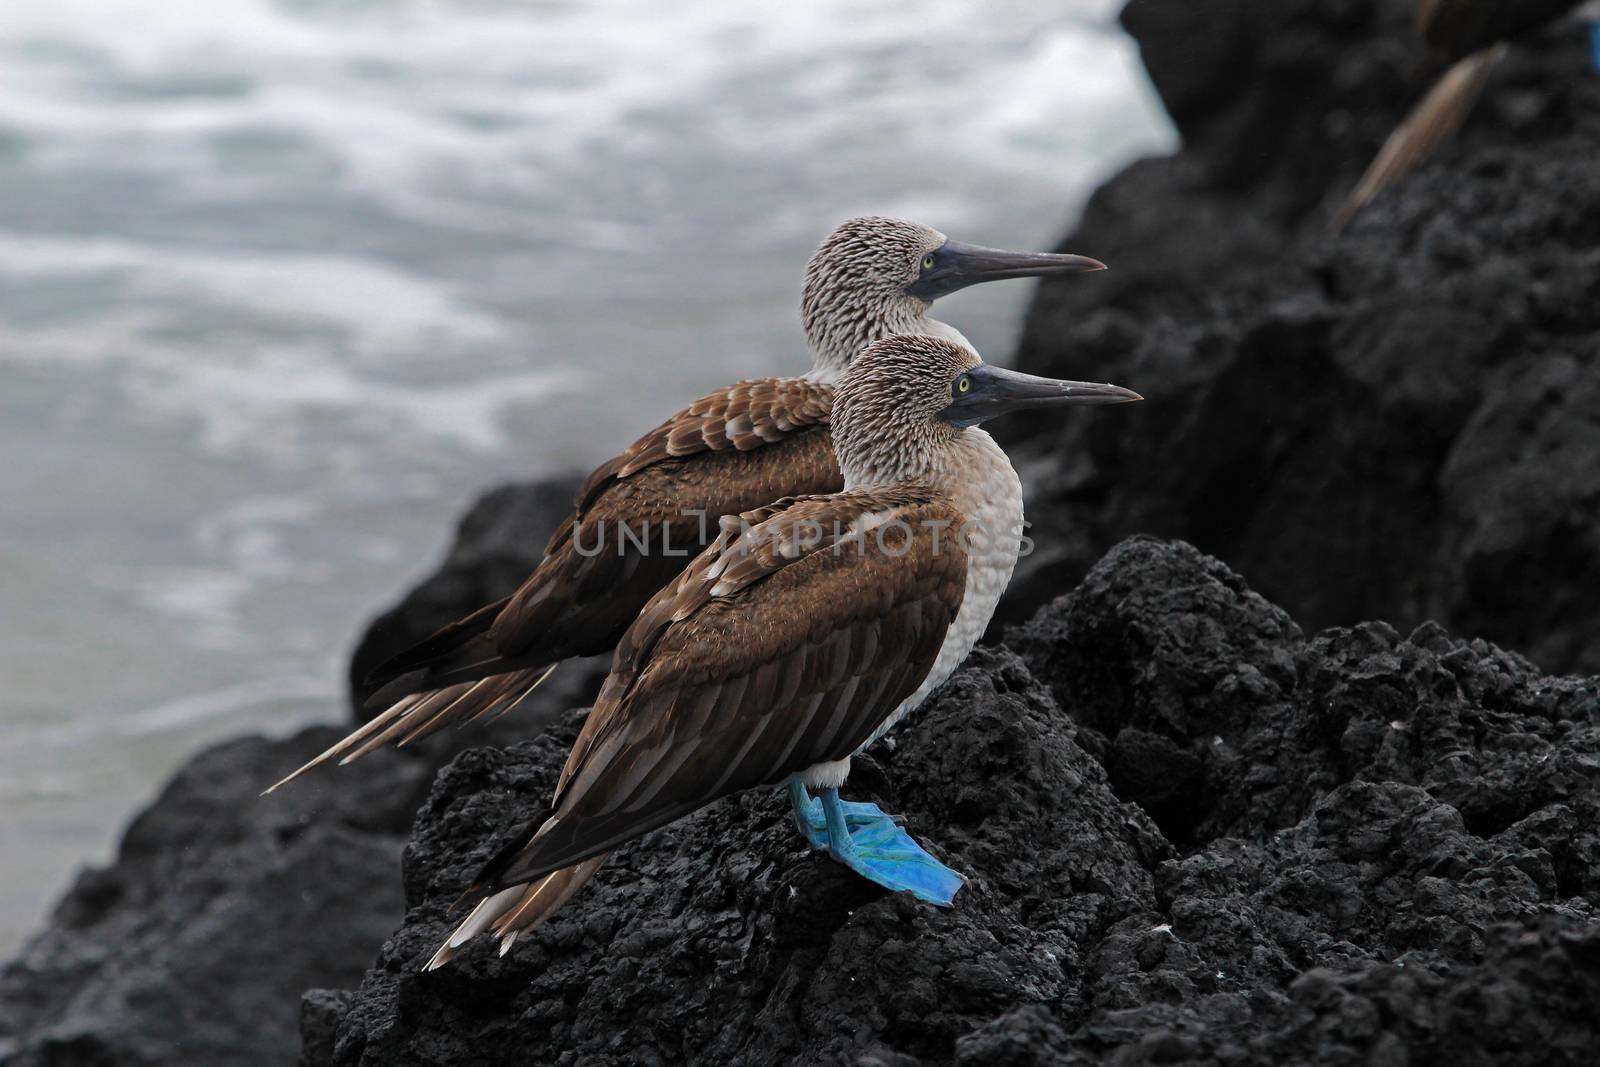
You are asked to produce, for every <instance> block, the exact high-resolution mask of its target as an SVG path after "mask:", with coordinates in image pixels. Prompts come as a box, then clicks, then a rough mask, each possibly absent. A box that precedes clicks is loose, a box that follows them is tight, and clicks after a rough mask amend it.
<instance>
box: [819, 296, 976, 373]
mask: <svg viewBox="0 0 1600 1067" xmlns="http://www.w3.org/2000/svg"><path fill="white" fill-rule="evenodd" d="M932 306H933V305H932V304H928V303H924V302H923V301H921V300H915V299H912V298H909V297H908V298H906V299H905V300H900V301H896V302H895V303H894V304H893V305H891V306H890V307H889V308H888V309H887V310H885V311H884V312H883V313H881V314H878V315H875V316H869V317H867V318H865V319H861V320H856V319H853V318H851V317H849V316H847V315H830V316H827V317H826V318H818V319H816V320H815V321H810V320H808V321H807V322H806V340H807V341H808V342H809V344H810V348H811V370H810V371H809V372H808V373H807V374H805V375H804V377H805V379H806V380H807V381H809V382H815V383H816V384H818V385H829V386H832V385H837V384H838V383H839V379H840V378H841V377H843V376H844V372H845V369H846V368H847V367H849V366H850V361H851V360H852V359H854V358H855V355H856V353H857V352H860V351H861V350H862V349H863V348H865V347H866V346H867V345H870V344H871V343H872V342H874V341H880V340H882V339H883V338H885V337H894V336H896V335H898V334H922V335H925V336H928V337H942V338H944V339H945V340H947V341H954V342H955V343H956V344H958V345H962V346H963V347H965V348H972V342H971V341H968V340H967V339H966V337H964V336H962V333H961V331H960V330H958V329H956V328H955V327H954V326H951V325H950V324H949V323H947V322H940V321H939V320H938V319H936V318H934V317H933V316H932V315H929V314H928V311H929V309H930V308H932ZM974 351H976V349H974Z"/></svg>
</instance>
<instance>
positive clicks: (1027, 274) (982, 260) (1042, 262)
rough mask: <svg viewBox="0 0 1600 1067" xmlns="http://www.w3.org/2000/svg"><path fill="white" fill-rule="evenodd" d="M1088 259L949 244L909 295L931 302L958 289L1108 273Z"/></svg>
mask: <svg viewBox="0 0 1600 1067" xmlns="http://www.w3.org/2000/svg"><path fill="white" fill-rule="evenodd" d="M1105 269H1106V265H1105V264H1104V263H1102V262H1100V261H1099V260H1098V259H1090V258H1089V257H1088V256H1075V255H1071V254H1068V253H1060V252H1007V251H1006V250H1005V249H1003V248H984V247H983V246H982V245H969V244H965V243H963V242H961V241H946V242H945V243H944V244H943V245H941V246H940V247H939V248H937V249H935V250H934V251H933V252H931V253H929V255H928V258H927V259H925V260H924V261H923V265H922V273H921V275H920V276H918V278H917V280H916V281H914V282H912V283H911V284H910V285H908V286H906V292H907V293H909V294H911V295H912V296H914V297H917V298H919V299H921V300H927V301H929V302H932V301H934V300H937V299H939V298H940V297H941V296H944V295H945V294H947V293H953V292H955V291H956V290H957V289H965V288H966V287H967V286H969V285H977V284H978V283H979V282H996V281H1001V280H1002V279H1005V278H1042V277H1048V276H1052V275H1056V274H1084V273H1087V272H1089V271H1097V270H1105Z"/></svg>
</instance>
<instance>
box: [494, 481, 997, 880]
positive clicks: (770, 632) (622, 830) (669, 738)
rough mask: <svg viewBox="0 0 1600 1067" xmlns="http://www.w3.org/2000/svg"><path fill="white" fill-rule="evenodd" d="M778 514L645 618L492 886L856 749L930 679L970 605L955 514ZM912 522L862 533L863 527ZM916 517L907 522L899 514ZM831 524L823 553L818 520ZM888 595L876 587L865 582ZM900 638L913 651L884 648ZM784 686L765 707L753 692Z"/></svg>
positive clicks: (883, 505) (665, 595) (717, 552)
mask: <svg viewBox="0 0 1600 1067" xmlns="http://www.w3.org/2000/svg"><path fill="white" fill-rule="evenodd" d="M777 507H781V510H776V512H775V513H773V511H774V509H764V512H763V513H758V515H760V514H765V515H766V517H765V519H764V521H762V522H760V523H759V524H758V525H756V526H755V527H753V528H752V529H751V530H750V531H749V532H748V533H746V534H744V535H739V534H737V533H728V534H725V535H724V538H723V543H721V544H719V545H717V546H714V547H713V548H711V549H708V550H707V551H706V552H705V553H704V554H702V555H701V556H700V557H699V558H698V559H697V560H696V561H695V563H694V564H693V566H691V568H690V569H689V570H688V571H687V572H686V573H685V574H684V575H683V576H682V577H681V578H680V579H679V580H678V581H677V582H676V583H674V584H673V586H672V587H670V588H668V589H664V590H662V591H661V593H659V594H658V595H657V596H656V597H655V598H654V599H653V600H652V601H651V603H650V605H649V606H648V607H647V608H646V609H645V611H644V612H642V613H641V614H640V616H639V618H638V620H637V621H636V622H635V624H634V625H633V626H632V627H631V628H630V629H629V631H628V633H627V635H626V636H625V637H624V639H623V642H622V643H621V645H619V647H618V653H617V661H616V665H615V667H614V669H613V671H612V674H611V676H610V677H609V678H608V679H607V681H606V685H605V688H604V690H603V691H602V692H601V696H600V700H599V701H598V702H597V703H596V705H595V709H594V711H593V712H591V714H590V716H589V719H588V721H587V722H586V723H585V726H584V729H583V731H582V733H581V735H580V737H579V739H578V741H577V743H576V744H575V745H574V747H573V751H572V754H571V756H570V757H569V759H568V761H567V765H566V767H565V768H564V769H563V771H562V776H561V783H560V785H559V786H558V789H557V794H556V797H555V801H554V804H553V807H552V811H553V815H554V817H553V818H551V819H550V820H549V821H548V822H546V823H545V824H544V825H543V826H542V827H541V828H540V829H539V831H538V832H537V833H536V834H534V836H533V837H532V839H531V840H530V841H529V842H528V844H527V846H526V847H524V848H523V849H522V850H521V851H520V853H513V852H512V851H511V850H509V849H508V850H507V851H506V852H505V853H503V854H502V856H501V857H499V858H498V862H496V863H495V864H492V865H491V867H490V868H489V869H486V870H485V871H484V876H483V878H482V879H480V886H481V887H482V889H481V890H480V891H481V892H485V893H487V892H492V891H494V890H495V889H497V888H499V887H503V886H507V885H513V884H516V883H519V882H525V881H530V880H532V879H535V878H538V877H541V876H542V875H544V874H547V873H549V872H550V871H553V870H556V869H558V868H561V867H565V866H567V865H570V864H573V863H577V862H579V861H581V860H584V859H587V858H589V857H591V856H595V855H598V854H600V853H602V852H604V851H607V850H608V849H610V848H612V847H614V846H615V845H617V844H619V843H621V842H623V841H626V840H629V839H631V838H633V837H637V836H639V835H640V834H642V833H644V832H646V831H648V830H650V829H652V828H654V827H656V826H660V825H662V824H664V823H667V822H670V821H672V820H673V819H676V818H678V817H679V816H681V815H684V814H686V813H688V812H690V811H693V810H694V809H696V808H699V807H702V806H703V805H705V804H707V803H710V802H711V801H713V800H715V799H717V798H718V797H721V796H726V795H728V794H730V793H735V792H738V791H740V790H743V789H748V788H750V787H752V786H756V785H762V784H771V783H776V782H779V781H781V780H782V779H784V778H785V777H787V776H788V775H790V774H794V773H796V772H798V771H801V770H804V769H805V768H807V767H810V766H812V765H814V764H817V763H823V762H829V761H833V760H837V759H843V758H845V757H847V756H849V755H850V754H851V753H853V752H854V751H855V750H856V749H857V748H858V747H859V746H860V745H861V744H863V743H864V742H865V741H866V740H867V738H869V737H870V736H871V735H872V733H873V731H874V730H876V729H877V727H878V726H879V725H880V724H881V723H882V722H883V721H884V719H885V718H886V717H887V716H888V715H889V714H890V713H891V712H892V711H893V710H894V709H895V708H896V707H898V706H899V704H900V703H901V701H903V700H904V699H905V698H906V697H908V696H910V695H911V693H913V692H915V690H916V688H917V686H918V685H919V684H920V682H921V680H922V679H923V678H924V677H926V676H927V672H928V671H929V670H930V669H931V668H932V665H933V662H934V660H935V658H936V657H937V655H938V651H939V648H940V646H941V645H942V644H943V641H944V637H945V633H946V631H947V630H948V629H949V626H950V623H951V621H952V620H953V619H954V618H955V614H956V612H957V610H958V609H959V608H960V604H961V598H962V594H963V592H964V590H965V582H966V557H965V554H964V552H963V551H962V549H961V547H960V545H959V544H958V543H956V542H955V540H954V539H951V538H949V537H945V538H943V539H941V540H940V541H939V551H937V552H935V551H933V533H932V529H933V527H932V526H930V521H931V522H933V523H947V524H948V523H958V522H959V519H960V516H959V515H958V514H957V513H956V512H955V511H954V509H953V508H952V507H951V506H950V504H949V503H948V502H947V501H945V500H944V499H942V498H939V497H937V496H935V495H934V494H931V493H906V494H897V495H883V494H871V493H844V494H840V495H838V496H834V497H822V498H803V499H799V500H796V501H793V502H790V503H788V504H787V505H786V506H784V505H777V506H775V508H777ZM883 514H888V515H889V516H892V517H893V518H896V519H899V520H901V523H891V524H889V525H887V526H885V527H883V528H882V534H881V537H880V535H879V534H878V533H877V532H869V533H867V534H866V535H865V536H855V535H854V534H853V532H852V531H853V530H855V529H856V527H853V526H852V524H853V523H856V522H857V521H858V520H860V519H862V518H863V517H865V516H871V515H883ZM902 523H903V525H902ZM815 528H821V529H822V530H824V531H825V533H824V534H823V535H822V537H821V538H820V539H817V540H814V541H810V542H809V547H808V548H807V547H797V546H800V545H801V544H802V542H807V540H808V539H807V537H806V536H804V533H805V532H806V531H810V530H812V529H815ZM866 589H870V590H874V591H877V592H878V593H879V594H880V595H877V596H868V595H863V590H866ZM883 647H903V648H904V649H905V653H904V655H903V656H901V657H895V658H885V657H882V656H879V655H876V654H873V655H868V651H869V650H874V649H878V648H883ZM766 694H774V695H775V698H767V699H773V702H772V703H768V704H757V703H755V702H754V701H753V700H752V695H762V696H763V697H764V698H765V695H766Z"/></svg>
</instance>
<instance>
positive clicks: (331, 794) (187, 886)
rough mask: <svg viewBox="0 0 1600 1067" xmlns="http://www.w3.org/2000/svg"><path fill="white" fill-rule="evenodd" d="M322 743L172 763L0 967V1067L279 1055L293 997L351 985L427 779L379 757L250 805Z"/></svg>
mask: <svg viewBox="0 0 1600 1067" xmlns="http://www.w3.org/2000/svg"><path fill="white" fill-rule="evenodd" d="M337 736H338V732H337V731H334V730H331V729H328V728H325V727H319V728H316V729H312V730H307V731H305V732H304V733H302V734H300V735H299V736H297V737H294V738H292V739H290V740H287V741H279V742H271V741H266V740H264V739H261V738H246V739H243V740H238V741H231V742H228V743H226V744H223V745H219V746H217V747H215V748H212V749H210V750H208V751H206V752H203V753H201V754H200V755H199V756H196V757H195V758H194V759H193V760H191V761H190V762H189V763H188V764H187V765H185V766H184V768H183V769H182V770H181V771H179V772H178V774H177V776H176V777H175V778H174V779H173V780H172V781H171V782H169V783H168V784H167V786H166V788H165V789H163V790H162V792H161V795H160V796H159V797H158V798H156V800H155V801H154V803H152V804H151V805H150V806H149V807H148V808H146V809H145V810H144V811H143V812H141V813H140V814H139V815H138V817H137V818H135V819H134V821H133V823H132V825H130V826H129V828H128V831H127V833H126V834H125V835H124V836H123V839H122V843H121V846H120V848H119V849H118V851H117V856H116V860H115V862H114V863H113V864H112V865H111V866H109V867H104V868H94V869H90V870H87V871H85V872H84V873H83V874H81V875H80V876H79V878H78V881H77V884H76V885H74V886H73V888H72V889H71V890H70V891H69V892H68V893H67V895H66V896H65V897H64V898H62V900H61V902H60V903H59V904H58V905H57V906H56V911H55V914H54V916H53V917H52V920H51V925H50V927H49V928H48V929H47V930H46V931H45V932H44V933H43V934H41V935H39V936H38V937H37V938H35V939H34V940H33V941H32V942H31V943H29V944H28V945H27V947H26V948H24V949H23V951H22V953H21V955H19V956H18V957H17V958H16V959H15V960H13V961H12V962H11V963H8V964H6V965H5V966H4V969H3V970H0V1062H3V1063H5V1064H7V1065H8V1067H10V1065H16V1067H45V1065H51V1067H55V1065H61V1067H72V1065H79V1064H116V1065H118V1067H141V1065H150V1067H157V1065H162V1067H165V1065H169V1064H176V1063H204V1064H219V1065H234V1064H238V1065H245V1064H249V1065H255V1064H281V1063H286V1062H291V1061H292V1060H293V1058H294V1056H295V1050H296V1048H297V1047H298V1044H299V1040H298V1036H297V1031H298V1026H299V1020H298V1019H297V1014H296V1003H297V1002H298V1000H299V997H300V994H301V993H302V992H303V991H304V990H305V989H306V987H307V986H312V985H330V986H338V985H348V984H351V983H353V982H354V981H355V980H357V979H358V978H359V977H360V974H361V971H362V968H363V965H364V962H365V961H366V960H368V959H369V958H370V956H371V953H372V950H373V946H375V945H377V944H379V943H380V942H381V941H382V940H383V938H384V936H385V935H386V933H387V932H388V931H389V930H390V929H391V928H392V927H393V925H394V923H395V920H396V919H397V918H398V917H399V916H400V915H401V914H402V911H403V903H402V900H401V894H400V886H399V880H398V871H399V858H400V850H401V846H402V845H403V844H404V842H405V835H406V831H407V829H408V828H409V826H410V824H411V817H412V813H413V812H414V811H415V810H416V806H417V804H418V803H419V802H420V801H421V799H422V797H423V796H424V795H425V792H426V789H427V785H428V781H429V779H430V778H431V777H432V769H431V768H430V767H429V766H428V765H427V764H426V763H424V762H423V761H420V760H416V759H406V758H400V757H396V756H392V755H389V754H382V755H377V756H375V757H374V758H370V759H367V760H363V761H362V762H361V763H359V764H356V765H354V766H352V767H347V768H344V769H343V771H342V772H341V773H340V774H339V775H337V776H334V775H329V776H324V777H319V778H314V779H309V780H307V781H305V782H304V783H299V784H300V785H301V786H302V787H301V788H297V789H293V790H285V791H284V792H282V793H279V794H274V795H273V796H272V797H270V798H263V799H258V798H257V796H256V794H257V793H259V792H260V791H261V789H262V788H263V787H264V786H266V785H268V784H270V783H271V782H272V781H273V780H274V779H275V778H277V777H278V776H279V775H280V774H281V773H283V770H284V769H285V768H286V767H292V766H294V765H295V764H297V763H299V762H303V761H305V760H306V759H308V758H310V757H311V756H312V755H314V754H315V753H317V752H318V751H320V750H322V749H323V748H326V747H327V746H328V745H329V744H330V743H331V742H332V741H333V740H334V739H335V738H336V737H337Z"/></svg>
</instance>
